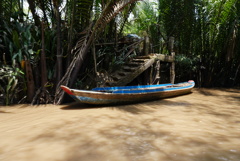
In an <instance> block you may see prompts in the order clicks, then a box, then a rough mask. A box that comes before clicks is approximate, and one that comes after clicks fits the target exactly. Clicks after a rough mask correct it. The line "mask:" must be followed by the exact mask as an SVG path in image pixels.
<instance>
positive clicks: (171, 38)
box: [169, 37, 175, 84]
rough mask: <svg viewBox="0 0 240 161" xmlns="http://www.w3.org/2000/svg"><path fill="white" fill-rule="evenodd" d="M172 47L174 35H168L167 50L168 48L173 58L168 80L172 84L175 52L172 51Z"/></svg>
mask: <svg viewBox="0 0 240 161" xmlns="http://www.w3.org/2000/svg"><path fill="white" fill-rule="evenodd" d="M173 48H174V37H169V50H170V53H171V56H172V57H173V59H174V61H173V62H172V63H171V67H170V82H171V83H172V84H174V81H175V52H174V51H173Z"/></svg>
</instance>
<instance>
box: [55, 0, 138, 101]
mask: <svg viewBox="0 0 240 161" xmlns="http://www.w3.org/2000/svg"><path fill="white" fill-rule="evenodd" d="M136 1H138V0H117V1H110V2H109V3H108V5H107V6H106V7H105V9H104V10H103V11H102V14H101V15H100V17H99V18H98V20H97V21H96V23H95V24H94V25H93V27H91V26H90V27H89V28H88V29H87V34H86V36H85V37H84V39H83V40H80V41H79V42H80V43H77V45H76V47H75V57H74V59H73V60H72V62H71V64H70V66H69V67H68V69H67V72H66V74H65V75H64V76H63V78H62V80H61V81H60V82H59V84H58V87H57V90H56V95H55V100H54V103H55V104H60V103H61V102H62V99H63V95H64V92H63V91H62V90H61V89H60V85H69V83H70V80H71V83H70V86H71V85H72V83H73V82H74V81H75V79H76V77H77V74H78V71H79V70H80V68H81V66H82V63H83V60H84V58H85V57H86V55H87V51H88V49H89V47H90V45H91V43H92V42H93V41H94V39H95V37H97V36H98V35H99V34H100V32H101V31H102V29H104V27H105V26H106V25H107V24H108V23H109V22H110V21H111V20H112V19H113V18H114V17H115V16H116V15H117V14H118V13H119V12H120V11H121V10H123V8H124V7H125V6H127V5H128V4H131V3H134V2H136Z"/></svg>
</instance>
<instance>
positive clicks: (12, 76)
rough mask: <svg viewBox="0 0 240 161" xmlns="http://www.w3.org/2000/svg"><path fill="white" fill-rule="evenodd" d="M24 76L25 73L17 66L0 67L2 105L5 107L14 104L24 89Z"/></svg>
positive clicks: (0, 98) (0, 97)
mask: <svg viewBox="0 0 240 161" xmlns="http://www.w3.org/2000/svg"><path fill="white" fill-rule="evenodd" d="M23 75H24V73H23V72H22V71H21V70H20V69H19V68H17V67H16V66H15V65H13V66H7V65H2V66H1V67H0V83H1V86H0V92H1V95H0V100H1V101H0V103H3V104H5V105H9V104H12V103H14V101H15V100H16V98H17V97H18V96H19V93H20V92H22V90H23V87H24V82H23V81H22V80H23V79H22V78H23ZM20 80H21V81H20Z"/></svg>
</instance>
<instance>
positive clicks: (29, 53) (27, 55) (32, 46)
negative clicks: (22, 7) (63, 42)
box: [0, 21, 40, 63]
mask: <svg viewBox="0 0 240 161" xmlns="http://www.w3.org/2000/svg"><path fill="white" fill-rule="evenodd" d="M4 29H5V30H3V31H0V33H1V34H2V39H3V46H4V50H5V52H6V53H8V52H9V54H10V56H11V58H12V60H15V59H16V60H17V61H18V63H21V61H22V60H24V59H28V60H30V59H31V57H34V56H36V55H35V54H36V53H37V51H38V50H39V49H40V41H39V40H38V41H37V37H38V36H39V35H38V34H39V32H38V29H37V28H35V27H34V26H33V25H31V24H26V23H20V22H18V21H13V22H12V23H10V24H8V23H6V22H4Z"/></svg>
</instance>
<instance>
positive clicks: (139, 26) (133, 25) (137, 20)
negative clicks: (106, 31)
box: [124, 1, 158, 36]
mask: <svg viewBox="0 0 240 161" xmlns="http://www.w3.org/2000/svg"><path fill="white" fill-rule="evenodd" d="M156 6H157V4H156V3H155V2H149V1H141V2H138V3H137V5H136V7H135V8H134V10H133V14H132V17H131V18H129V22H128V23H127V25H126V26H125V28H124V33H125V34H128V33H134V34H137V35H140V36H144V34H145V35H146V34H149V35H150V27H151V26H156V25H157V16H158V11H157V9H156ZM151 36H153V35H151Z"/></svg>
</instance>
